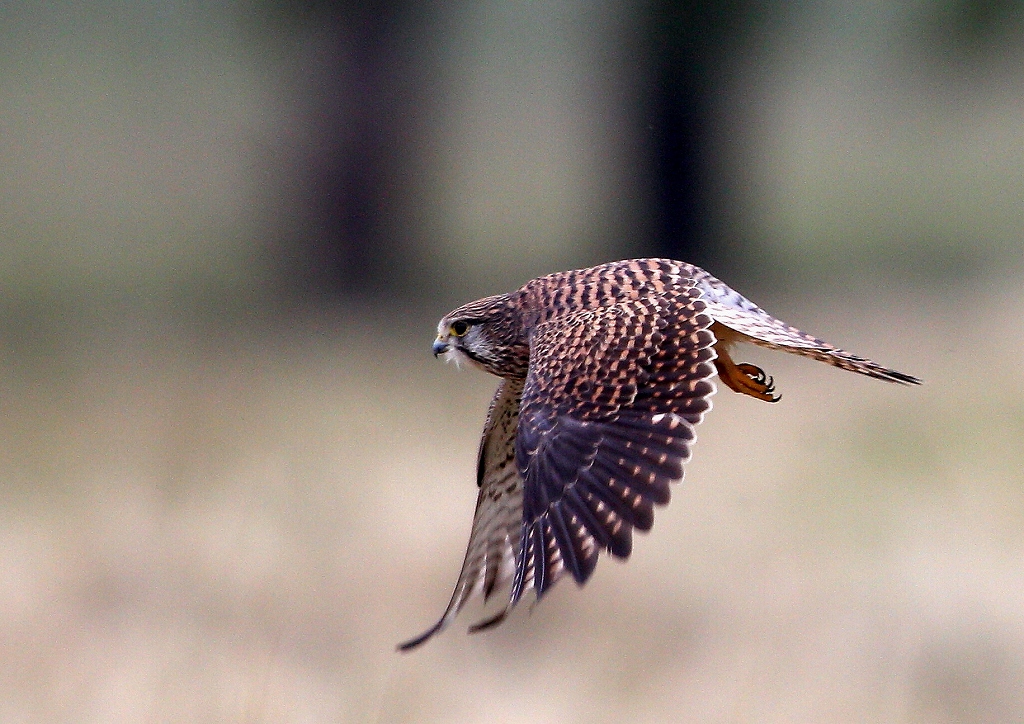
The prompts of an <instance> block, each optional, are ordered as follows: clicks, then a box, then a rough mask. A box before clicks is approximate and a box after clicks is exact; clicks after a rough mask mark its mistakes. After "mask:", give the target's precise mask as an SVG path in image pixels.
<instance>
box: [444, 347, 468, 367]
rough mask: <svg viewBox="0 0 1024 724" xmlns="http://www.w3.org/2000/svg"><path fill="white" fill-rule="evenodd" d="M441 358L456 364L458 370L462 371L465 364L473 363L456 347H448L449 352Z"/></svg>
mask: <svg viewBox="0 0 1024 724" xmlns="http://www.w3.org/2000/svg"><path fill="white" fill-rule="evenodd" d="M441 357H443V358H444V361H445V362H454V363H455V366H456V368H458V369H460V370H461V369H462V363H463V362H471V361H472V360H470V359H469V357H467V356H466V355H465V353H464V352H463V351H462V350H461V349H456V348H455V347H448V351H447V352H445V353H444V354H442V355H441Z"/></svg>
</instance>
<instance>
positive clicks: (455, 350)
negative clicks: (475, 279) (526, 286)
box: [433, 294, 529, 377]
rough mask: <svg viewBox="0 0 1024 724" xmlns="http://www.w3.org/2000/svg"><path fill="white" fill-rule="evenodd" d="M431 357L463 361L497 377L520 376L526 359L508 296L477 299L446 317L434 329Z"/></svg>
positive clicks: (516, 318)
mask: <svg viewBox="0 0 1024 724" xmlns="http://www.w3.org/2000/svg"><path fill="white" fill-rule="evenodd" d="M433 350H434V356H435V357H444V359H445V360H455V361H456V363H459V362H462V361H463V360H465V361H467V362H469V363H471V364H473V365H476V366H477V367H480V368H481V369H483V370H485V371H487V372H490V373H491V374H495V375H498V376H500V377H512V376H523V375H525V374H526V365H527V362H528V357H529V350H528V348H527V344H526V340H525V339H524V335H523V332H522V325H521V324H520V321H519V315H518V313H517V311H516V307H515V306H514V304H513V303H512V301H511V299H510V297H509V295H507V294H499V295H498V296H494V297H486V298H484V299H478V300H477V301H475V302H470V303H469V304H464V305H462V306H461V307H459V308H458V309H455V310H453V311H451V312H449V313H448V314H446V315H445V316H444V317H443V318H442V319H441V321H440V322H439V323H438V325H437V339H435V340H434V348H433Z"/></svg>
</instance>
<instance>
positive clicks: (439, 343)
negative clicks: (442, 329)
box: [432, 337, 448, 357]
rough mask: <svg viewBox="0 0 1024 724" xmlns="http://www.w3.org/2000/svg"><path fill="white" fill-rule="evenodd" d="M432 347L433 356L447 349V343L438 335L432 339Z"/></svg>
mask: <svg viewBox="0 0 1024 724" xmlns="http://www.w3.org/2000/svg"><path fill="white" fill-rule="evenodd" d="M432 349H433V350H434V356H435V357H437V356H439V355H442V354H444V353H445V352H447V351H448V343H447V342H445V341H444V340H443V339H441V338H440V337H438V338H437V339H435V340H434V346H433V348H432Z"/></svg>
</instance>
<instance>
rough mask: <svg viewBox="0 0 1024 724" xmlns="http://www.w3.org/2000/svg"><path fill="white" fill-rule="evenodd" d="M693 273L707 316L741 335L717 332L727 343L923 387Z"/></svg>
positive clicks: (708, 276) (699, 271) (708, 277)
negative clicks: (732, 341)
mask: <svg viewBox="0 0 1024 724" xmlns="http://www.w3.org/2000/svg"><path fill="white" fill-rule="evenodd" d="M693 270H694V278H695V280H696V284H697V288H698V289H699V290H700V292H701V296H702V298H703V300H704V302H705V303H706V304H707V313H708V314H709V315H711V317H712V319H714V320H715V322H717V323H718V324H721V325H724V326H725V327H727V328H728V329H729V330H732V332H735V333H738V335H727V334H726V333H725V332H724V331H721V332H718V335H719V337H722V338H723V339H724V340H725V341H729V337H738V339H741V340H743V341H746V342H750V343H752V344H756V345H758V346H761V347H767V348H769V349H778V350H782V351H783V352H791V353H793V354H798V355H801V356H803V357H811V358H813V359H816V360H818V361H820V362H825V363H827V364H830V365H833V366H834V367H839V368H841V369H844V370H849V371H851V372H857V373H859V374H862V375H867V376H868V377H874V378H876V379H880V380H887V381H889V382H900V383H902V384H912V385H917V384H921V380H919V379H918V378H916V377H914V376H912V375H908V374H905V373H903V372H898V371H896V370H894V369H889V368H888V367H884V366H883V365H880V364H878V363H877V362H873V361H871V360H869V359H866V358H864V357H860V356H858V355H855V354H852V353H850V352H847V351H845V350H842V349H839V348H838V347H835V346H833V345H831V344H829V343H828V342H825V341H823V340H820V339H818V338H817V337H813V336H811V335H809V334H807V333H806V332H802V331H800V330H799V329H797V328H796V327H794V326H792V325H791V324H786V323H785V322H783V321H782V320H780V319H776V318H775V317H773V316H772V315H770V314H768V312H766V311H764V310H763V309H761V307H759V306H757V305H756V304H754V303H753V302H752V301H750V300H749V299H747V298H746V297H744V296H743V295H742V294H740V293H739V292H737V291H735V290H734V289H732V288H731V287H730V286H729V285H728V284H726V283H725V282H723V281H721V280H720V279H717V278H716V277H714V276H712V275H711V274H709V273H707V272H706V271H704V270H703V269H699V268H697V267H694V268H693Z"/></svg>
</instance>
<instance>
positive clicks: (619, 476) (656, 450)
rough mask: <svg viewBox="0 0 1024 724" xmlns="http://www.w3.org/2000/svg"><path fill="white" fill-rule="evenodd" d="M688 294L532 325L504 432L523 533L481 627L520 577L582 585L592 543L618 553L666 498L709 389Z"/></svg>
mask: <svg viewBox="0 0 1024 724" xmlns="http://www.w3.org/2000/svg"><path fill="white" fill-rule="evenodd" d="M699 297H700V294H699V292H698V291H697V290H695V289H693V288H692V285H687V284H684V283H682V282H681V283H680V284H679V285H678V288H672V289H670V290H663V291H662V292H661V293H659V294H655V295H651V296H650V297H649V298H639V299H629V300H625V301H620V302H619V303H617V304H615V305H613V306H609V307H605V308H601V309H596V310H594V309H591V310H585V311H582V312H576V313H572V314H569V315H566V316H561V317H555V318H553V319H550V320H549V321H547V322H544V323H542V324H541V325H540V326H539V327H538V329H537V330H536V332H535V335H534V338H533V342H532V345H531V352H530V368H529V374H528V377H527V380H526V386H525V388H524V391H523V401H522V410H521V412H520V416H519V429H518V434H517V435H516V442H515V449H516V450H515V456H516V464H517V467H518V469H519V472H520V474H521V476H522V478H523V518H522V528H521V533H520V536H521V541H522V542H521V545H520V546H519V551H518V554H517V559H516V572H515V576H514V578H513V583H512V588H511V590H510V593H509V602H508V605H507V606H506V608H505V610H504V611H502V612H501V613H499V614H498V615H497V616H495V617H494V618H493V619H491V620H490V621H488V622H485V623H484V624H483V625H484V626H486V625H491V624H495V623H498V622H500V621H501V620H502V619H503V618H504V617H505V615H507V613H508V612H509V611H510V610H511V609H512V607H514V606H515V604H516V603H517V602H518V600H519V598H520V597H521V595H522V593H523V592H524V591H525V590H526V589H527V588H531V587H532V588H533V589H534V590H535V591H536V594H537V596H538V597H540V596H542V595H543V594H544V592H545V591H547V590H548V589H549V588H550V587H551V586H552V585H554V583H555V582H556V581H558V580H559V579H560V578H561V577H562V576H563V575H564V574H565V573H566V572H568V573H569V574H570V575H571V576H572V577H573V578H574V579H575V580H576V582H577V583H578V584H581V585H582V584H583V583H584V582H585V581H586V580H587V579H588V578H589V577H590V575H591V573H593V571H594V567H595V566H596V565H597V558H598V554H599V553H600V552H601V551H602V550H606V551H608V552H610V553H611V554H612V555H613V556H616V557H618V558H626V557H628V556H629V554H630V552H631V550H632V530H633V529H634V528H636V529H638V530H644V531H645V530H649V529H650V528H651V526H652V524H653V520H654V512H653V511H654V505H664V504H666V503H668V500H669V496H670V492H669V484H670V483H671V482H675V481H678V480H680V479H681V478H682V475H683V470H682V465H683V463H684V462H685V461H686V460H687V459H688V458H689V455H690V446H691V444H692V443H693V441H694V429H693V428H694V426H695V425H696V424H697V423H699V422H700V421H701V420H702V419H703V416H704V414H705V412H707V410H708V409H710V407H711V403H710V400H709V399H708V398H709V397H710V396H711V395H712V394H713V393H714V390H715V388H714V385H713V384H712V383H711V382H710V380H709V379H708V378H709V377H711V376H712V375H713V374H714V373H715V368H714V365H713V364H712V362H711V361H712V360H713V359H714V356H715V355H714V350H713V349H712V345H713V344H714V336H713V334H712V333H711V332H710V331H709V330H708V327H709V326H710V324H711V319H710V317H708V316H707V315H706V314H704V313H703V309H704V304H703V302H701V301H700V298H699Z"/></svg>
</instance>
